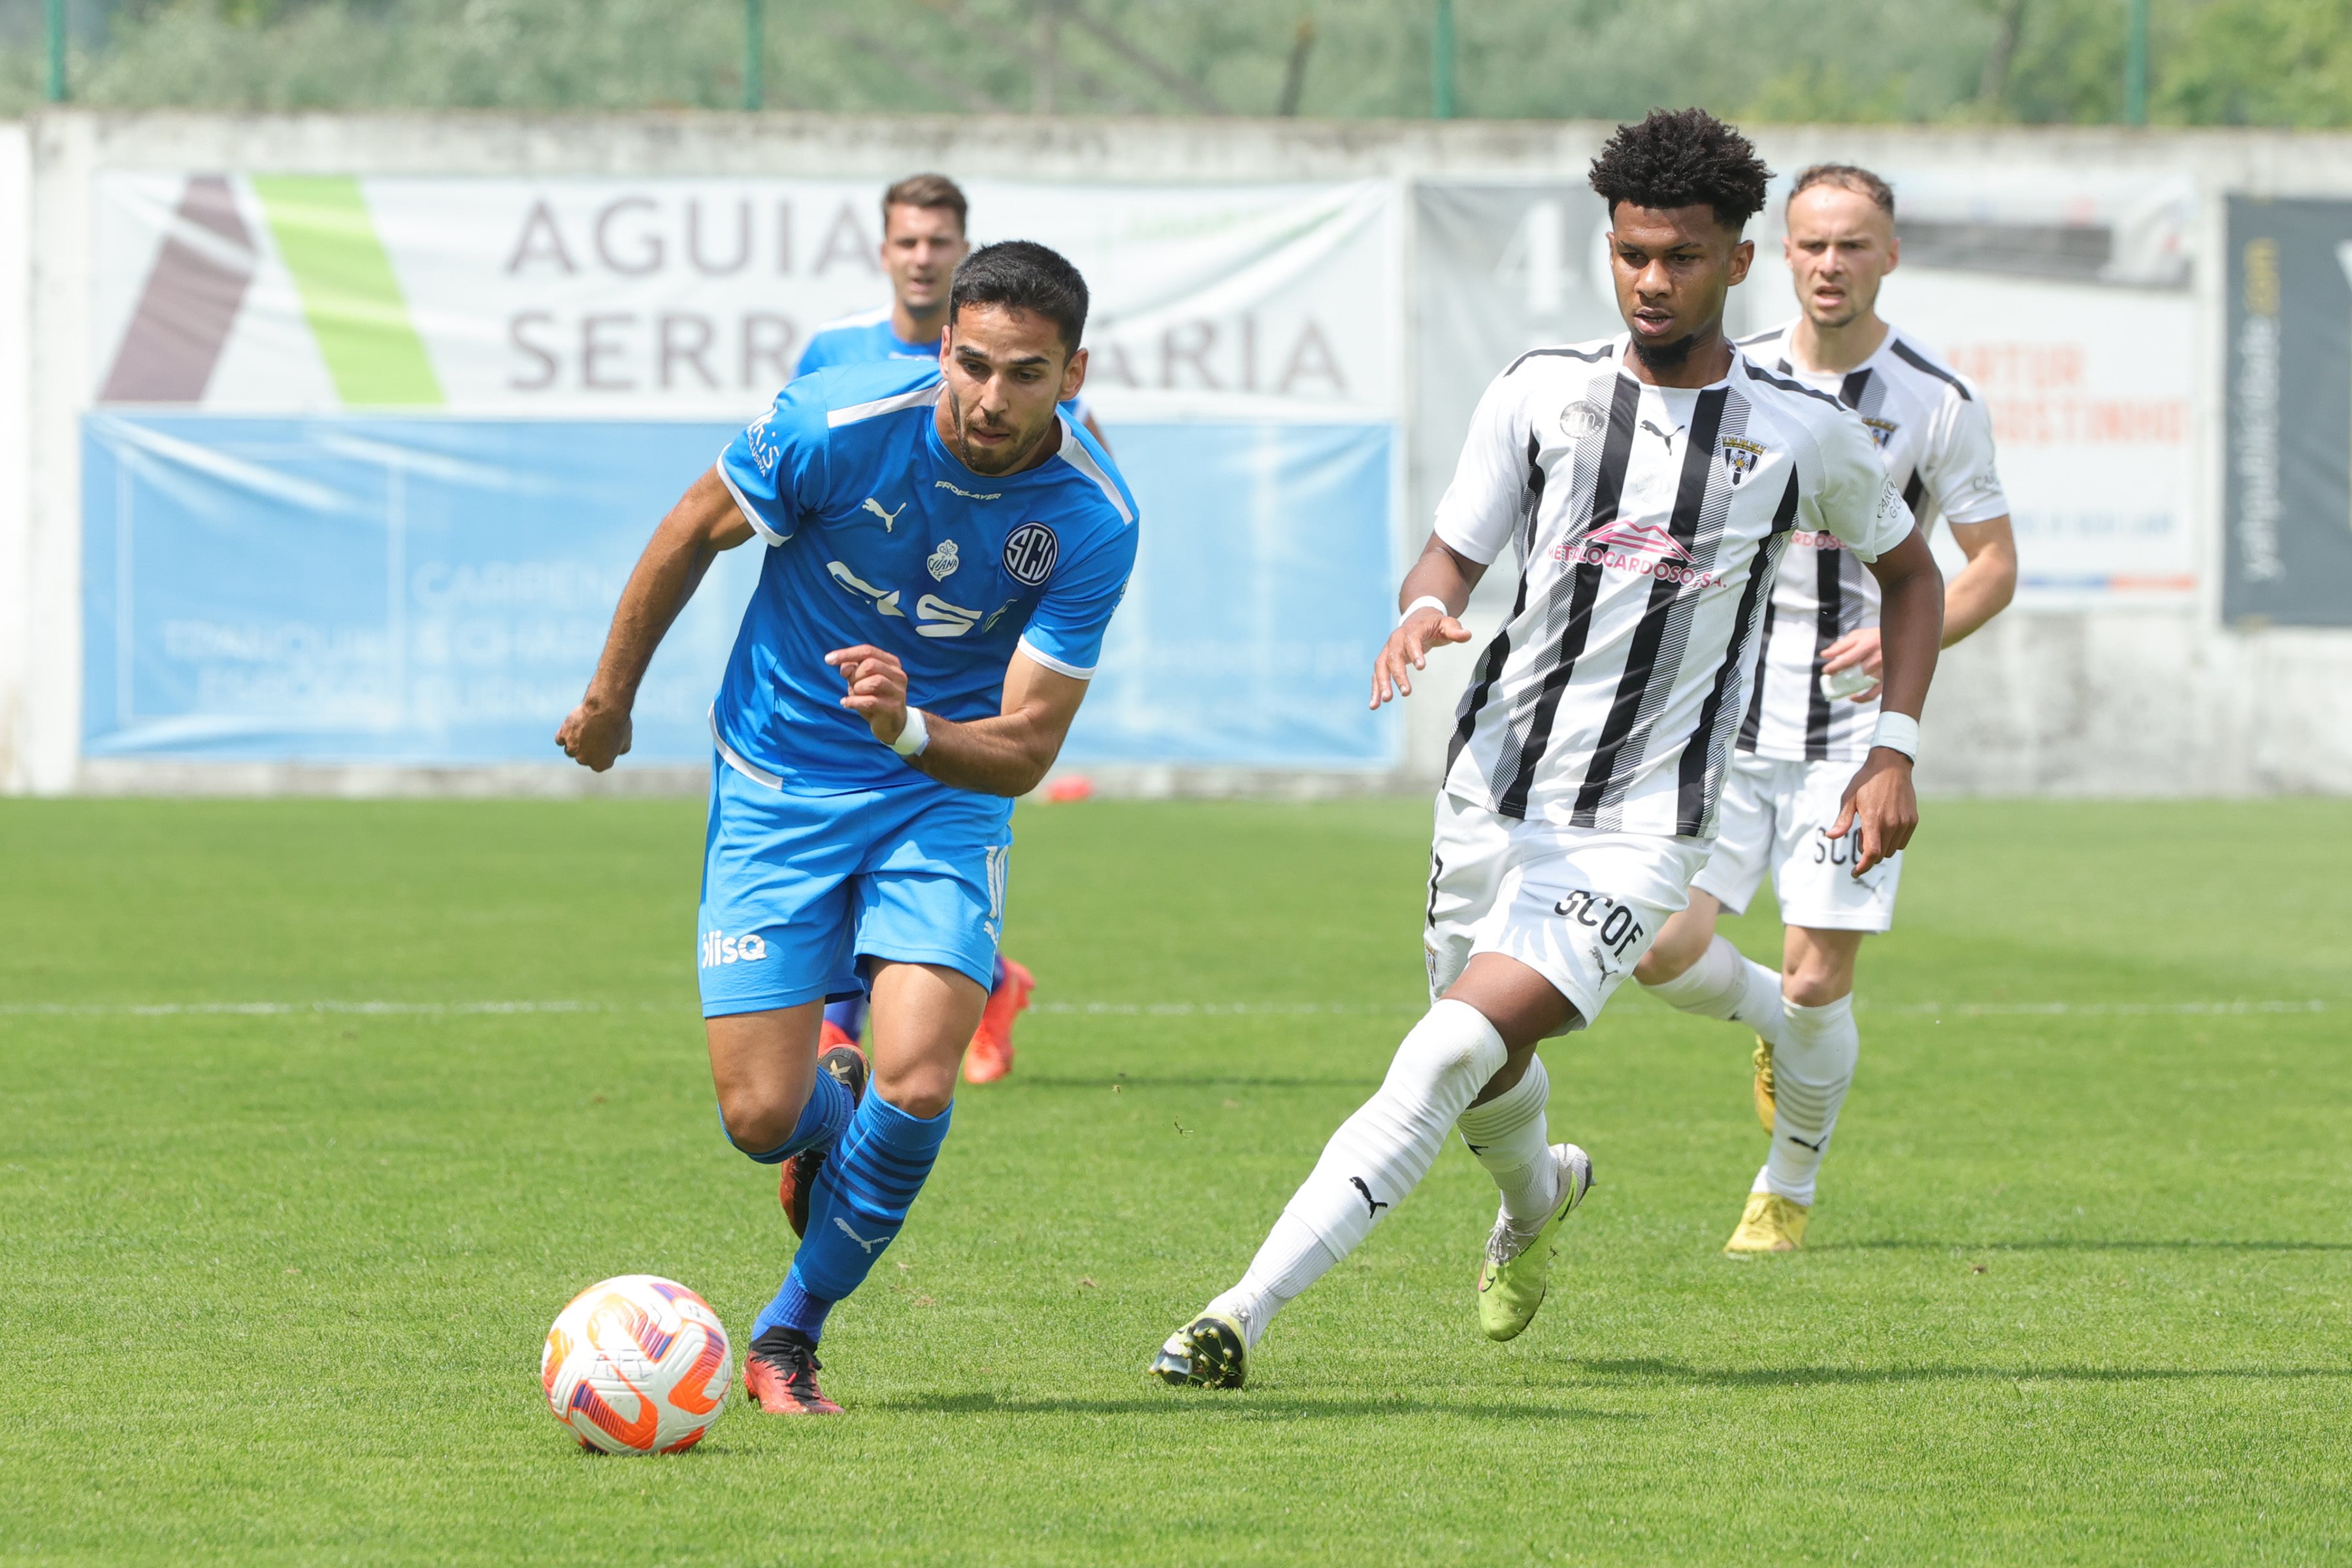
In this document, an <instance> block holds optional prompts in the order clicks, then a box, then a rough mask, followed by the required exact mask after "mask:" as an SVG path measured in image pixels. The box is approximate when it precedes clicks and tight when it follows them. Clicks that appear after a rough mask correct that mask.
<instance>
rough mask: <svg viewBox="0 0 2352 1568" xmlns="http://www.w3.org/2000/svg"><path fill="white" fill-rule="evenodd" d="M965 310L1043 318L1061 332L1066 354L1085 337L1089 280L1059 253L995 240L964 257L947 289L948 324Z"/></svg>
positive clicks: (1031, 241) (1015, 241)
mask: <svg viewBox="0 0 2352 1568" xmlns="http://www.w3.org/2000/svg"><path fill="white" fill-rule="evenodd" d="M966 305H1001V306H1003V308H1004V309H1005V310H1027V311H1029V312H1030V313H1032V314H1033V315H1039V316H1043V317H1045V319H1046V320H1047V321H1051V322H1053V323H1054V325H1055V327H1057V328H1059V329H1060V330H1061V333H1062V347H1063V348H1064V350H1066V352H1068V353H1077V351H1078V343H1079V342H1080V340H1082V339H1083V338H1085V336H1086V335H1087V280H1086V279H1084V278H1081V277H1079V276H1078V269H1077V268H1075V267H1073V266H1071V265H1070V264H1069V261H1068V260H1067V259H1066V258H1065V257H1064V256H1063V255H1062V253H1061V252H1060V251H1058V250H1055V249H1052V248H1050V247H1046V246H1043V245H1040V244H1038V243H1037V242H1036V241H1035V240H1034V239H1003V240H999V241H997V243H995V244H994V245H983V246H982V247H980V248H979V249H978V250H975V251H973V252H972V253H971V255H970V256H967V257H965V258H963V262H962V264H961V266H959V267H958V268H956V269H955V281H954V282H952V283H950V284H949V285H948V320H949V321H956V320H958V319H960V318H961V316H962V315H963V308H964V307H965V306H966Z"/></svg>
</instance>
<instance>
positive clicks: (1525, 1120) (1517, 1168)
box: [1454, 1057, 1559, 1233]
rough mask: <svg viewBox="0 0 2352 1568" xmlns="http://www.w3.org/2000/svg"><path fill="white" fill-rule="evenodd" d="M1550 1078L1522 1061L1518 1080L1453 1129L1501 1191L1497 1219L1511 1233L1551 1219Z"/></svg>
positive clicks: (1534, 1060) (1537, 1065)
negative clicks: (1459, 1132) (1547, 1118)
mask: <svg viewBox="0 0 2352 1568" xmlns="http://www.w3.org/2000/svg"><path fill="white" fill-rule="evenodd" d="M1550 1099H1551V1079H1550V1078H1549V1077H1548V1076H1547V1075H1546V1074H1545V1072H1544V1065H1543V1058H1541V1057H1530V1058H1528V1070H1527V1071H1526V1072H1525V1073H1523V1074H1521V1075H1520V1078H1519V1081H1518V1082H1517V1083H1515V1084H1513V1085H1512V1086H1511V1087H1510V1088H1508V1089H1505V1090H1504V1091H1503V1092H1502V1093H1500V1094H1498V1095H1496V1097H1495V1098H1494V1099H1492V1100H1488V1101H1486V1104H1484V1105H1474V1106H1472V1107H1471V1108H1470V1109H1469V1110H1465V1111H1464V1112H1463V1113H1462V1116H1461V1119H1460V1120H1459V1121H1456V1122H1455V1123H1454V1125H1455V1126H1457V1127H1459V1128H1461V1129H1462V1142H1463V1143H1464V1145H1465V1146H1466V1147H1467V1148H1468V1149H1469V1151H1470V1153H1471V1155H1472V1157H1473V1158H1475V1160H1476V1161H1477V1162H1478V1163H1480V1164H1481V1165H1484V1166H1486V1173H1487V1174H1488V1175H1490V1176H1492V1177H1494V1178H1495V1185H1496V1186H1497V1187H1500V1188H1501V1189H1502V1192H1503V1218H1504V1220H1505V1222H1506V1223H1507V1224H1508V1225H1509V1226H1510V1227H1511V1228H1512V1229H1513V1230H1515V1231H1519V1232H1522V1233H1526V1232H1532V1231H1534V1230H1536V1229H1537V1228H1538V1227H1539V1226H1542V1224H1543V1222H1544V1221H1546V1220H1548V1219H1549V1218H1550V1217H1551V1210H1552V1205H1553V1204H1554V1203H1556V1202H1558V1201H1559V1191H1558V1189H1559V1166H1557V1165H1555V1164H1554V1163H1552V1157H1551V1144H1550V1142H1549V1136H1548V1134H1547V1133H1546V1131H1545V1130H1544V1105H1545V1103H1546V1102H1547V1101H1549V1100H1550Z"/></svg>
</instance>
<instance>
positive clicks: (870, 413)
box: [824, 382, 941, 430]
mask: <svg viewBox="0 0 2352 1568" xmlns="http://www.w3.org/2000/svg"><path fill="white" fill-rule="evenodd" d="M940 386H941V384H940V383H937V382H934V383H932V384H930V385H929V386H919V387H917V388H915V390H914V391H912V392H902V393H899V394H898V395H897V396H895V397H877V398H876V399H875V400H874V401H873V402H871V403H860V404H857V405H854V406H852V407H848V408H836V409H834V410H833V411H832V412H830V413H828V414H827V415H826V416H824V425H825V428H826V429H828V430H838V429H840V428H841V427H842V426H845V425H856V424H860V423H862V422H864V421H866V420H868V419H878V418H880V417H881V416H883V415H885V414H897V413H899V412H901V411H902V410H905V409H908V408H928V407H929V406H930V405H932V404H934V403H937V402H938V401H939V400H940Z"/></svg>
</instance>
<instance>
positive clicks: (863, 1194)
mask: <svg viewBox="0 0 2352 1568" xmlns="http://www.w3.org/2000/svg"><path fill="white" fill-rule="evenodd" d="M817 1076H818V1077H819V1078H820V1079H823V1078H824V1076H825V1075H824V1074H822V1073H820V1074H818V1075H817ZM828 1081H829V1080H828ZM835 1087H838V1086H837V1085H836V1086H835ZM954 1111H955V1107H953V1106H952V1105H950V1107H948V1109H947V1110H942V1111H940V1113H939V1114H938V1115H937V1116H934V1117H932V1118H930V1119H929V1121H924V1120H923V1119H921V1118H919V1117H915V1116H909V1115H908V1114H907V1113H906V1112H905V1111H903V1110H899V1109H898V1107H897V1106H895V1105H892V1104H891V1103H890V1102H889V1101H888V1100H884V1099H883V1098H882V1097H881V1096H880V1095H878V1094H868V1095H867V1096H866V1101H865V1103H864V1104H862V1105H860V1106H859V1107H858V1108H857V1114H856V1116H854V1117H852V1118H851V1119H850V1122H849V1130H848V1131H846V1132H845V1133H843V1134H842V1135H841V1139H840V1141H839V1142H836V1143H835V1145H834V1146H833V1152H832V1153H831V1154H830V1155H828V1156H827V1157H826V1159H825V1162H824V1170H823V1171H821V1172H819V1173H818V1174H817V1179H816V1190H815V1191H814V1193H812V1194H810V1195H809V1228H808V1235H807V1236H805V1237H803V1238H802V1239H801V1249H800V1251H799V1253H797V1254H796V1255H795V1256H794V1257H793V1267H792V1272H791V1273H789V1274H787V1275H786V1276H785V1277H784V1287H783V1289H781V1290H779V1291H777V1292H776V1299H775V1300H772V1301H771V1302H769V1303H768V1305H767V1307H766V1308H765V1309H764V1310H762V1311H761V1313H760V1316H759V1318H758V1319H757V1320H756V1321H754V1322H753V1324H752V1326H751V1337H752V1338H753V1339H757V1338H759V1336H760V1335H761V1334H763V1333H765V1332H767V1331H769V1330H770V1329H772V1328H787V1329H793V1330H796V1331H799V1332H801V1333H803V1334H806V1335H807V1336H808V1337H809V1339H810V1340H811V1341H812V1342H814V1340H815V1339H816V1338H817V1336H818V1335H819V1334H820V1333H821V1332H823V1331H824V1315H825V1313H826V1312H828V1311H830V1310H832V1308H833V1304H834V1303H835V1301H838V1300H841V1299H842V1298H843V1297H845V1296H846V1295H848V1294H849V1293H850V1292H851V1291H853V1290H855V1289H857V1287H858V1286H860V1285H862V1284H864V1283H865V1281H866V1273H867V1271H868V1270H870V1269H871V1268H873V1267H874V1265H875V1264H876V1262H877V1261H878V1260H879V1259H880V1258H881V1256H882V1254H883V1251H884V1250H885V1249H886V1248H887V1247H889V1245H890V1242H891V1239H892V1238H893V1237H896V1236H897V1235H898V1227H899V1226H903V1225H905V1224H906V1223H907V1210H908V1208H910V1207H911V1206H913V1205H914V1202H915V1194H917V1193H919V1192H921V1191H922V1190H923V1183H924V1181H925V1180H926V1179H927V1178H929V1175H930V1173H931V1165H932V1163H933V1162H935V1161H936V1160H938V1158H939V1155H940V1144H941V1143H942V1142H945V1141H946V1139H947V1135H948V1120H949V1118H950V1116H952V1115H953V1114H954ZM803 1120H805V1118H803Z"/></svg>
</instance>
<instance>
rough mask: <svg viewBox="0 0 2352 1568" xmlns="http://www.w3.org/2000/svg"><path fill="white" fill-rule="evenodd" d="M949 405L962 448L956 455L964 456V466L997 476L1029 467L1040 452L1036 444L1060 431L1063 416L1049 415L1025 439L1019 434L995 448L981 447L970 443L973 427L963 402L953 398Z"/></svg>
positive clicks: (959, 445)
mask: <svg viewBox="0 0 2352 1568" xmlns="http://www.w3.org/2000/svg"><path fill="white" fill-rule="evenodd" d="M950 406H951V409H952V412H953V415H954V418H955V427H956V445H957V447H960V448H961V450H960V451H958V452H957V453H956V456H957V457H958V458H961V459H962V460H963V466H964V467H965V468H970V469H971V471H972V472H973V473H975V474H986V475H989V476H991V477H995V476H998V475H1003V474H1010V473H1013V472H1016V471H1018V470H1019V469H1021V468H1026V467H1028V466H1029V463H1030V461H1031V459H1033V458H1035V457H1036V456H1037V448H1038V447H1041V446H1042V445H1044V443H1045V437H1047V435H1049V434H1051V435H1054V436H1056V437H1058V436H1059V435H1060V430H1059V425H1060V418H1059V416H1058V414H1057V415H1056V416H1055V417H1054V418H1051V419H1048V420H1047V421H1045V424H1043V425H1041V426H1038V427H1037V428H1036V429H1035V430H1033V431H1031V432H1030V433H1029V437H1028V439H1026V440H1021V439H1017V438H1016V439H1015V440H1013V441H1012V442H1010V443H1008V444H1007V445H1006V446H1004V447H1001V448H999V449H998V450H997V451H995V452H983V451H978V450H975V449H974V448H973V447H972V444H971V426H970V424H969V423H968V422H967V421H966V419H965V416H964V410H963V405H962V404H961V403H960V402H954V401H953V400H952V399H950Z"/></svg>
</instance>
